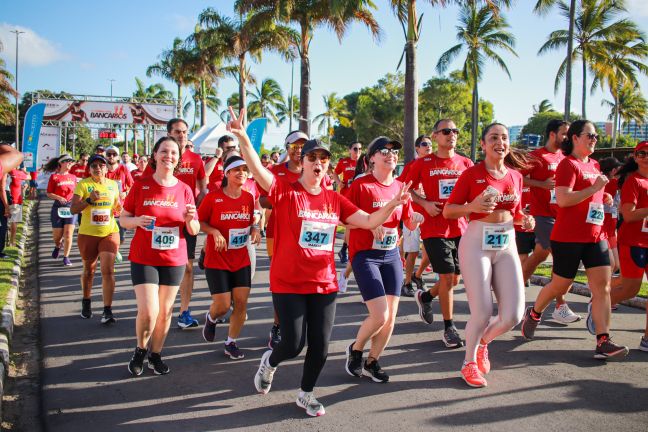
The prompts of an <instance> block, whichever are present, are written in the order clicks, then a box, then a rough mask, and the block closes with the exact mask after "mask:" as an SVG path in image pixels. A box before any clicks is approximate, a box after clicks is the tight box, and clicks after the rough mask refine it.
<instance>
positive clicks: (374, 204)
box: [371, 201, 389, 208]
mask: <svg viewBox="0 0 648 432" xmlns="http://www.w3.org/2000/svg"><path fill="white" fill-rule="evenodd" d="M388 202H389V201H374V202H372V203H371V207H372V208H381V207H385V206H386V205H387V203H388Z"/></svg>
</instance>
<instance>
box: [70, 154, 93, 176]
mask: <svg viewBox="0 0 648 432" xmlns="http://www.w3.org/2000/svg"><path fill="white" fill-rule="evenodd" d="M88 159H90V155H89V154H88V153H81V156H79V161H78V162H77V163H75V164H74V165H73V166H72V168H70V173H71V174H74V176H75V177H76V178H77V181H81V180H82V179H84V178H86V177H88V174H87V172H88Z"/></svg>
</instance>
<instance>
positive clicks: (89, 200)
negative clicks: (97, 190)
mask: <svg viewBox="0 0 648 432" xmlns="http://www.w3.org/2000/svg"><path fill="white" fill-rule="evenodd" d="M85 202H87V203H88V204H90V205H94V202H93V201H92V200H91V199H90V197H88V198H86V199H85Z"/></svg>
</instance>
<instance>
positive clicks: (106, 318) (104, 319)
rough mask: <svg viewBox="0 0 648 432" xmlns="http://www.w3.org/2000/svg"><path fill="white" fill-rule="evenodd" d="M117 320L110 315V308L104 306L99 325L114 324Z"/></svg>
mask: <svg viewBox="0 0 648 432" xmlns="http://www.w3.org/2000/svg"><path fill="white" fill-rule="evenodd" d="M116 322H117V320H116V319H115V316H114V315H113V313H112V308H111V307H110V306H104V310H103V313H102V314H101V324H115V323H116Z"/></svg>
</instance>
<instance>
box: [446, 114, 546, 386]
mask: <svg viewBox="0 0 648 432" xmlns="http://www.w3.org/2000/svg"><path fill="white" fill-rule="evenodd" d="M481 147H482V150H483V151H484V153H485V155H486V157H485V159H484V161H483V162H480V163H478V164H476V165H474V166H472V167H470V168H467V169H466V170H464V171H463V173H462V174H461V176H460V177H459V178H458V179H457V183H456V185H455V187H454V189H453V190H452V192H451V194H450V197H449V198H448V201H447V203H446V205H445V206H444V208H443V217H445V218H446V219H459V218H461V217H468V218H469V219H470V223H468V226H467V227H466V231H465V233H464V234H463V236H462V237H461V242H459V251H458V252H459V267H460V268H461V274H462V277H463V281H464V285H465V287H466V295H467V296H468V306H469V307H470V319H469V320H468V323H467V324H466V356H465V360H464V363H463V367H462V369H461V376H462V378H463V379H464V381H466V383H467V384H468V385H469V386H471V387H485V386H486V385H487V383H486V379H485V378H484V375H486V374H487V373H488V372H489V371H490V361H489V359H488V343H490V342H492V341H493V340H494V339H495V338H496V337H498V336H500V335H502V334H504V333H506V332H507V331H509V330H510V329H512V328H513V327H514V326H516V325H517V324H518V323H519V322H520V319H521V318H522V313H523V312H524V282H523V280H522V266H521V264H520V259H519V257H518V252H517V246H516V244H515V230H514V228H513V225H518V224H521V225H522V226H523V228H525V229H531V228H533V226H534V219H533V217H532V216H528V215H526V214H524V213H523V212H522V206H521V200H522V174H520V173H519V172H517V171H515V170H513V169H512V168H518V169H519V168H521V167H523V166H524V164H525V163H524V162H525V161H524V160H518V157H519V156H518V154H517V153H513V152H512V151H511V149H510V144H509V140H508V129H507V128H506V126H504V125H502V124H500V123H493V124H491V125H489V126H486V128H484V131H483V132H482V135H481ZM491 289H492V291H493V292H494V293H495V297H496V298H497V306H498V314H497V316H496V317H495V318H492V316H491V315H492V312H493V300H492V294H491Z"/></svg>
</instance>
